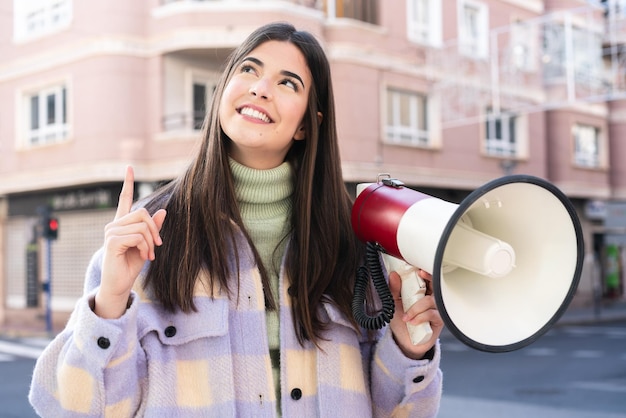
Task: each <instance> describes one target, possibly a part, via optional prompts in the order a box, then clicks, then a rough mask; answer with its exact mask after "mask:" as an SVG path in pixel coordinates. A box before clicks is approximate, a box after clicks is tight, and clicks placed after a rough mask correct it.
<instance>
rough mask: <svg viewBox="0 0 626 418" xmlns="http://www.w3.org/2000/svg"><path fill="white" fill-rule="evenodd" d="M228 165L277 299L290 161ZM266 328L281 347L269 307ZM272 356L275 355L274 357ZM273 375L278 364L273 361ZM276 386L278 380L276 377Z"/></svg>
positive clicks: (289, 203) (289, 201)
mask: <svg viewBox="0 0 626 418" xmlns="http://www.w3.org/2000/svg"><path fill="white" fill-rule="evenodd" d="M230 168H231V171H232V173H233V178H234V180H235V189H236V193H237V200H238V201H239V211H240V213H241V217H242V220H243V223H244V226H245V227H246V230H247V231H248V234H249V235H250V238H251V239H252V242H253V244H254V246H255V248H256V250H257V252H258V253H259V257H260V258H261V262H262V263H263V266H264V267H265V269H266V270H267V274H268V276H269V281H270V286H271V291H272V294H273V295H274V298H275V300H276V302H277V303H279V294H278V279H279V272H280V264H281V261H282V258H283V254H284V252H285V245H286V240H285V239H284V238H285V235H286V234H287V233H288V232H289V222H290V221H289V217H290V214H291V209H292V194H293V178H292V173H291V167H290V165H289V163H286V162H285V163H283V164H281V165H279V166H278V167H276V168H272V169H268V170H257V169H253V168H250V167H246V166H244V165H242V164H239V163H238V162H236V161H235V160H233V159H232V158H231V159H230ZM266 318H267V330H268V341H269V347H270V350H277V349H279V348H280V340H279V323H278V312H277V311H268V312H267V314H266ZM273 360H274V359H273ZM273 366H274V369H275V370H274V372H275V376H276V375H277V372H278V364H274V365H273ZM275 383H276V386H277V387H278V385H279V383H280V381H279V379H275Z"/></svg>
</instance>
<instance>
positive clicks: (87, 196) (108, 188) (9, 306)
mask: <svg viewBox="0 0 626 418" xmlns="http://www.w3.org/2000/svg"><path fill="white" fill-rule="evenodd" d="M120 187H121V185H120V184H119V183H117V184H115V185H98V186H93V187H84V188H72V189H63V190H57V191H43V192H38V193H29V194H19V195H11V196H8V198H7V199H6V202H7V207H6V210H5V215H6V216H5V218H4V219H0V223H2V224H3V228H2V229H3V231H4V233H3V236H2V239H3V244H4V245H3V246H2V247H1V248H4V251H3V254H0V257H2V258H3V263H0V265H3V266H4V268H3V271H2V272H1V273H3V274H1V275H0V277H2V276H3V277H2V279H3V290H4V291H3V292H1V293H0V294H2V295H3V298H4V301H3V303H2V305H3V306H4V309H6V310H23V309H25V308H35V310H37V311H39V310H43V309H44V308H45V306H44V305H45V304H46V301H45V298H44V295H43V293H44V292H43V290H44V289H45V287H44V285H43V284H44V283H47V282H48V278H50V289H51V308H52V311H54V312H70V311H71V310H72V309H73V307H74V304H75V302H76V299H77V298H78V297H79V296H80V295H81V294H82V291H83V279H84V274H85V270H86V267H87V264H88V263H89V260H90V258H91V256H92V255H93V253H94V252H95V251H96V250H97V249H98V248H100V247H101V246H102V244H103V239H104V226H105V225H106V224H107V223H108V222H110V221H111V220H112V219H113V217H114V216H115V207H116V205H117V199H118V196H119V192H120ZM44 208H48V210H49V211H50V213H51V214H52V215H53V216H54V217H55V218H56V219H58V221H59V230H58V239H56V240H54V241H50V248H49V254H50V260H49V262H48V256H47V255H48V247H47V245H48V244H47V241H46V240H44V239H42V238H41V219H42V217H41V212H42V210H43V209H44Z"/></svg>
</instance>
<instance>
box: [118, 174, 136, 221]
mask: <svg viewBox="0 0 626 418" xmlns="http://www.w3.org/2000/svg"><path fill="white" fill-rule="evenodd" d="M134 182H135V173H134V171H133V168H132V167H131V166H128V167H126V176H125V177H124V184H123V185H122V191H121V192H120V200H119V202H118V204H117V211H116V212H115V219H119V218H121V217H122V216H124V215H127V214H129V213H130V209H131V208H132V206H133V194H134Z"/></svg>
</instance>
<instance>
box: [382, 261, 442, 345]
mask: <svg viewBox="0 0 626 418" xmlns="http://www.w3.org/2000/svg"><path fill="white" fill-rule="evenodd" d="M382 257H383V262H384V263H385V269H386V270H387V272H388V273H391V272H392V271H395V272H396V273H398V275H399V276H400V279H401V280H402V287H401V290H400V297H401V298H402V308H403V309H404V311H405V312H406V311H408V310H409V308H410V307H411V306H413V305H414V304H415V303H416V302H417V301H418V300H420V299H421V298H423V297H424V296H425V295H426V282H425V281H424V279H422V278H421V277H419V275H418V274H417V272H418V270H419V269H418V268H417V267H413V266H412V265H410V264H408V263H406V262H404V261H402V260H400V259H398V258H396V257H393V256H390V255H389V254H384V253H383V255H382ZM406 327H407V330H408V332H409V337H410V338H411V343H413V345H419V344H424V343H425V342H427V341H428V340H430V338H431V337H432V335H433V330H432V328H431V327H430V323H428V322H423V323H421V324H417V325H414V324H410V323H407V324H406Z"/></svg>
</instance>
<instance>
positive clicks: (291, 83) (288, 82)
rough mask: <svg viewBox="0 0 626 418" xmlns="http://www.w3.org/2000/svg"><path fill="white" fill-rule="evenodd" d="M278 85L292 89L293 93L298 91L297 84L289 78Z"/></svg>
mask: <svg viewBox="0 0 626 418" xmlns="http://www.w3.org/2000/svg"><path fill="white" fill-rule="evenodd" d="M280 84H284V85H285V86H287V87H289V88H292V89H293V90H294V91H298V84H297V83H296V82H295V81H294V80H292V79H290V78H285V79H284V80H282V81H281V82H280Z"/></svg>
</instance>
